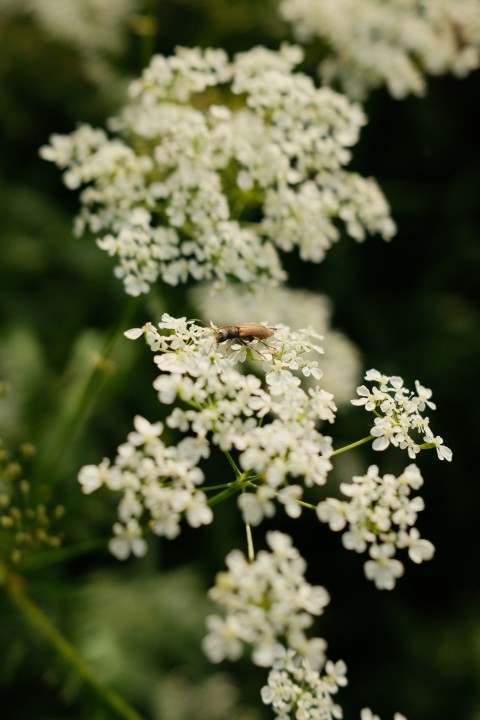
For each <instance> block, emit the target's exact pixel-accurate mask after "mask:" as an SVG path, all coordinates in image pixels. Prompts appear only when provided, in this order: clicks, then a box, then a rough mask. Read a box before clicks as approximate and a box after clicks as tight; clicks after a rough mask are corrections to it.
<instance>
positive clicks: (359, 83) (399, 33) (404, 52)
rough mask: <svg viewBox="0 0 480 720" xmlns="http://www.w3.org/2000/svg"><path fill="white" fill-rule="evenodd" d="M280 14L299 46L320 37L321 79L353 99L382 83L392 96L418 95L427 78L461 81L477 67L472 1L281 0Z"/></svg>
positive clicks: (479, 26) (479, 44) (476, 13)
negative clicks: (450, 77)
mask: <svg viewBox="0 0 480 720" xmlns="http://www.w3.org/2000/svg"><path fill="white" fill-rule="evenodd" d="M280 13H281V15H282V16H283V18H284V19H285V20H286V21H287V22H290V23H291V24H292V26H293V29H294V33H295V35H296V36H297V37H298V39H299V40H300V41H302V42H303V41H306V40H310V39H312V38H314V37H320V38H321V39H322V41H323V43H322V45H324V46H325V47H326V48H328V51H327V54H326V57H325V58H324V59H323V60H322V62H321V63H320V66H319V72H320V75H321V77H322V79H323V81H324V82H326V83H329V82H334V81H336V82H339V83H340V85H341V86H342V87H343V88H344V90H345V91H346V92H347V93H348V94H349V95H350V96H351V97H354V98H360V99H362V98H364V97H365V96H366V95H367V94H368V92H369V91H371V90H373V89H374V88H376V87H379V86H381V85H386V87H387V89H388V91H389V92H390V94H391V95H392V96H393V97H395V98H403V97H405V96H406V95H407V94H409V93H414V94H415V95H423V94H424V93H425V90H426V80H425V77H424V76H425V75H427V74H430V75H440V74H444V73H454V74H455V75H458V76H461V77H463V76H464V75H466V74H467V73H468V72H470V71H471V70H473V69H475V68H477V67H478V66H479V64H480V8H479V6H478V2H477V0H422V2H421V3H415V2H405V0H389V2H388V3H385V2H379V1H378V0H282V1H281V3H280Z"/></svg>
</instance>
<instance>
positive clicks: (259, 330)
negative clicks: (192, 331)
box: [200, 320, 276, 357]
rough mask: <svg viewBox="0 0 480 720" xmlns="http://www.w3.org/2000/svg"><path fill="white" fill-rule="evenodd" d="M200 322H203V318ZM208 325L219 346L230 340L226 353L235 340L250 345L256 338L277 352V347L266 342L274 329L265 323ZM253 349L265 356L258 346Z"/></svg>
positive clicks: (273, 351)
mask: <svg viewBox="0 0 480 720" xmlns="http://www.w3.org/2000/svg"><path fill="white" fill-rule="evenodd" d="M200 322H203V320H201V321H200ZM208 327H211V328H212V330H213V332H214V333H215V343H216V344H217V347H218V346H219V345H220V343H224V342H228V345H227V347H226V349H225V352H224V353H223V354H224V355H225V354H226V353H227V352H228V350H229V349H230V348H231V347H232V345H234V344H235V342H239V343H240V344H241V345H245V346H248V345H249V344H250V343H251V342H253V341H254V340H257V341H258V342H260V343H262V345H265V347H266V348H268V349H269V350H270V351H271V352H272V353H273V354H275V353H276V350H275V348H272V347H271V346H270V345H268V344H267V343H266V342H265V340H266V339H267V338H269V337H272V335H273V330H271V329H270V328H269V327H266V326H265V325H257V324H255V323H247V324H243V325H220V326H219V327H215V325H213V324H210V325H209V326H208ZM252 350H255V352H257V353H258V354H259V355H260V356H261V357H264V356H263V355H262V353H261V352H260V351H259V350H257V348H252Z"/></svg>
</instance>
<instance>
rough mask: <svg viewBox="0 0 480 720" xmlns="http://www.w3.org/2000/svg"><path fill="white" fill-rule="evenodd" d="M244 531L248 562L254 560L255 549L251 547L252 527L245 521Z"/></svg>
mask: <svg viewBox="0 0 480 720" xmlns="http://www.w3.org/2000/svg"><path fill="white" fill-rule="evenodd" d="M245 532H246V533H247V552H248V559H249V561H250V562H253V561H254V560H255V549H254V547H253V537H252V528H251V527H250V525H249V524H248V523H245Z"/></svg>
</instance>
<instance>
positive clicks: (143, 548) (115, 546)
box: [108, 518, 147, 560]
mask: <svg viewBox="0 0 480 720" xmlns="http://www.w3.org/2000/svg"><path fill="white" fill-rule="evenodd" d="M113 532H114V534H115V537H113V538H112V539H111V540H110V541H109V543H108V548H109V550H110V552H111V553H112V555H115V557H116V558H118V559H119V560H126V559H127V558H128V557H129V555H130V554H131V553H133V555H135V556H136V557H143V556H144V555H145V553H146V552H147V543H146V541H145V540H144V538H143V537H142V530H141V528H140V525H139V524H138V522H137V520H135V519H134V518H132V519H130V520H128V522H127V523H125V525H122V524H121V523H115V525H114V526H113Z"/></svg>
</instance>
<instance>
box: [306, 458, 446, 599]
mask: <svg viewBox="0 0 480 720" xmlns="http://www.w3.org/2000/svg"><path fill="white" fill-rule="evenodd" d="M422 485H423V478H422V476H421V474H420V470H419V469H418V467H417V466H416V465H409V466H408V467H407V468H405V470H404V472H403V473H402V474H401V475H399V477H398V478H397V477H395V475H390V474H388V475H384V476H383V477H381V476H380V475H379V470H378V467H377V466H376V465H371V466H370V467H369V468H368V471H367V473H366V475H362V476H354V477H353V481H352V482H351V483H341V485H340V490H341V491H342V493H343V494H344V495H346V496H347V497H348V498H349V500H339V499H337V498H327V499H326V500H323V501H322V502H320V503H319V504H318V505H317V515H318V518H319V520H321V521H322V522H325V523H328V525H329V527H330V529H331V530H334V531H341V530H344V529H345V528H347V530H346V531H345V532H344V533H343V535H342V543H343V545H344V547H345V548H346V549H347V550H355V552H358V553H362V552H365V550H367V548H368V551H369V555H370V558H371V559H370V560H368V561H367V562H366V563H365V565H364V568H365V575H366V576H367V578H368V579H369V580H373V581H374V583H375V585H376V587H377V588H378V589H379V590H392V589H393V588H394V587H395V581H396V579H397V578H399V577H401V576H402V575H403V571H404V567H403V564H402V563H401V562H400V560H397V559H396V558H395V557H394V555H395V551H396V548H399V549H403V548H407V549H408V555H409V557H410V559H411V560H412V561H413V562H415V563H421V562H423V561H424V560H430V559H431V558H432V557H433V554H434V552H435V548H434V546H433V545H432V543H431V542H430V541H428V540H424V539H422V538H421V537H420V533H419V531H418V529H417V528H416V527H414V525H415V523H416V520H417V516H418V513H419V512H420V511H421V510H423V509H424V507H425V505H424V502H423V498H421V497H420V496H415V497H410V493H411V491H412V490H418V489H419V488H420V487H421V486H422Z"/></svg>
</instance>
